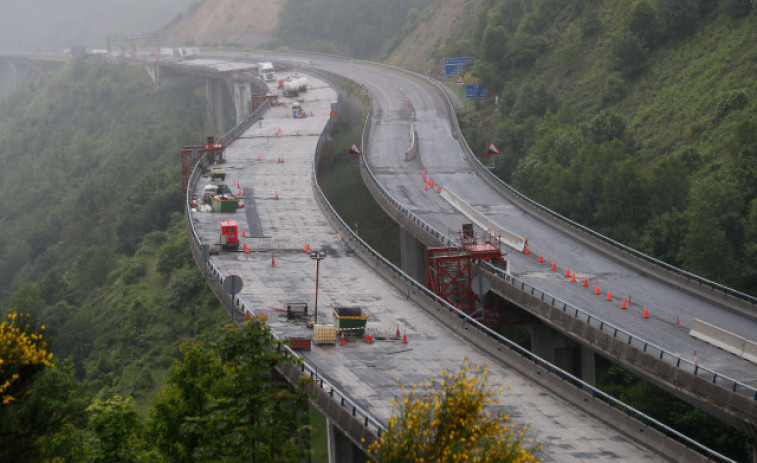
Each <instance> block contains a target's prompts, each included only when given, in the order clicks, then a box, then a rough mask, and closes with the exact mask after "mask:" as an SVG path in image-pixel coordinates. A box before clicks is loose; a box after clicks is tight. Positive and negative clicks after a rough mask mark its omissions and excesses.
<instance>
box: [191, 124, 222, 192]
mask: <svg viewBox="0 0 757 463" xmlns="http://www.w3.org/2000/svg"><path fill="white" fill-rule="evenodd" d="M204 154H207V155H208V161H209V162H210V164H217V163H220V162H223V143H216V142H215V138H214V137H212V136H209V137H208V138H207V142H206V143H205V145H203V146H185V147H184V149H182V150H181V178H182V189H181V192H182V193H186V192H187V186H188V183H189V176H190V175H192V169H194V166H195V164H196V163H197V161H199V160H200V159H201V158H202V156H203V155H204Z"/></svg>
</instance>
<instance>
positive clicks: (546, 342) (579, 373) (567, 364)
mask: <svg viewBox="0 0 757 463" xmlns="http://www.w3.org/2000/svg"><path fill="white" fill-rule="evenodd" d="M531 351H532V352H533V353H534V354H536V355H538V356H539V357H541V358H543V359H544V360H546V361H548V362H550V363H552V364H554V365H557V366H558V367H560V368H562V369H563V370H565V371H567V372H568V373H570V374H572V375H573V376H576V377H578V378H581V379H582V380H584V381H586V382H587V383H589V384H592V385H593V384H594V381H595V378H594V352H592V351H591V350H589V349H587V348H585V347H583V346H582V345H580V344H579V343H577V342H576V341H573V340H572V339H570V338H568V337H566V336H563V335H562V334H560V333H559V332H558V331H555V330H554V329H552V328H550V327H549V326H547V325H545V324H543V323H534V324H533V325H531Z"/></svg>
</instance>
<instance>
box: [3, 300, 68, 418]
mask: <svg viewBox="0 0 757 463" xmlns="http://www.w3.org/2000/svg"><path fill="white" fill-rule="evenodd" d="M28 319H29V316H28V315H23V314H19V313H17V312H15V311H13V310H10V311H8V316H7V320H4V321H3V322H2V323H0V401H1V402H0V406H3V405H7V404H9V403H10V402H12V401H14V400H15V399H16V396H15V395H14V394H16V395H17V394H18V393H19V392H22V390H23V384H24V383H25V380H28V379H29V378H28V376H30V375H31V374H33V373H34V372H35V371H37V370H38V369H41V368H43V367H51V368H54V367H55V365H54V364H53V361H52V360H53V354H52V353H48V352H47V343H46V342H45V341H44V340H43V339H42V334H40V333H38V332H36V330H33V329H32V328H31V327H30V326H29V323H28ZM44 329H45V325H42V326H40V329H39V331H43V330H44Z"/></svg>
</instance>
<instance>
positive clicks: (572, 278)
mask: <svg viewBox="0 0 757 463" xmlns="http://www.w3.org/2000/svg"><path fill="white" fill-rule="evenodd" d="M570 281H572V282H573V283H575V282H576V272H573V276H571V277H570Z"/></svg>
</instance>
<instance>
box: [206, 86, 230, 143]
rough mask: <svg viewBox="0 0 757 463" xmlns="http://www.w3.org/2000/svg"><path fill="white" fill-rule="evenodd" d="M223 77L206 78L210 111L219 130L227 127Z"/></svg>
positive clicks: (221, 130)
mask: <svg viewBox="0 0 757 463" xmlns="http://www.w3.org/2000/svg"><path fill="white" fill-rule="evenodd" d="M223 87H224V82H223V80H222V79H211V78H208V79H205V96H206V97H207V100H208V112H209V116H210V118H211V119H212V120H213V122H214V123H215V126H216V130H217V131H218V132H224V131H225V130H224V129H225V127H226V117H225V115H226V105H225V104H224V103H225V102H224V98H223V90H224V88H223Z"/></svg>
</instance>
